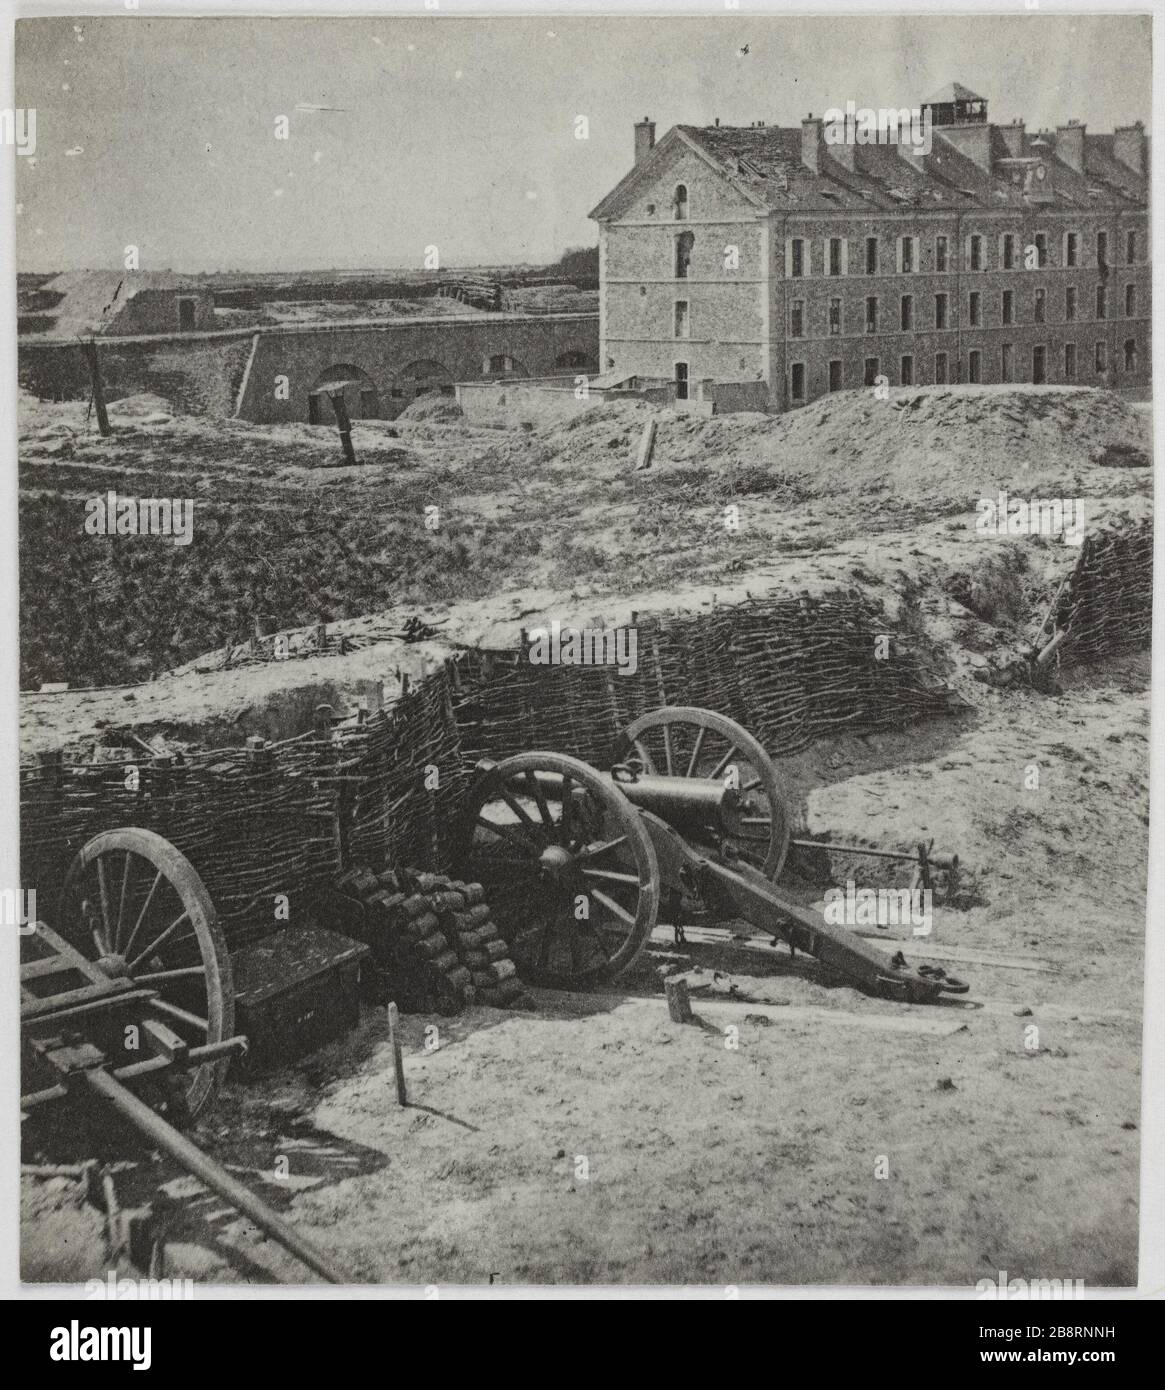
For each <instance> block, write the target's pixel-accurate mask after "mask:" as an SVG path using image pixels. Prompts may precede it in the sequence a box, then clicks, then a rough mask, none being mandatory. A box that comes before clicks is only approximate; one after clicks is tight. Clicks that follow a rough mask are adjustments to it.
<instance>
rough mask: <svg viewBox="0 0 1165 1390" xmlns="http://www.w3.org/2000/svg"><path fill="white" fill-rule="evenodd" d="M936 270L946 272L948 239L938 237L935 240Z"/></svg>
mask: <svg viewBox="0 0 1165 1390" xmlns="http://www.w3.org/2000/svg"><path fill="white" fill-rule="evenodd" d="M934 268H935V270H946V268H947V239H946V237H945V236H936V237H935V239H934Z"/></svg>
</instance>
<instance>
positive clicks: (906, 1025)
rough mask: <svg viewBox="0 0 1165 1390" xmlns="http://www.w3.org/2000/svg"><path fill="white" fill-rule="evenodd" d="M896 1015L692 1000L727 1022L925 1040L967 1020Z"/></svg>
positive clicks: (958, 1028) (644, 1001)
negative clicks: (751, 1018) (754, 1019)
mask: <svg viewBox="0 0 1165 1390" xmlns="http://www.w3.org/2000/svg"><path fill="white" fill-rule="evenodd" d="M623 1002H624V1003H625V1004H629V1005H635V1006H643V1005H647V1006H648V1007H650V1008H658V1001H657V1000H656V999H652V998H643V997H642V996H640V995H629V996H627V998H625V999H624V1001H623ZM898 1008H899V1010H900V1011H899V1012H898V1013H853V1012H851V1011H850V1010H848V1009H822V1008H816V1007H814V1006H813V1005H808V1004H764V1003H756V1004H750V1003H747V1002H744V1001H741V1000H738V999H708V998H704V997H701V998H699V999H697V1000H696V1013H697V1015H716V1014H719V1015H722V1016H725V1017H729V1018H743V1017H744V1016H745V1014H758V1015H760V1016H761V1017H763V1018H767V1019H769V1020H771V1021H772V1022H773V1023H827V1024H830V1025H832V1026H833V1027H836V1028H868V1029H872V1030H873V1031H875V1032H886V1033H923V1034H926V1035H927V1036H929V1037H940V1038H944V1037H949V1036H950V1035H951V1034H952V1033H959V1032H962V1030H963V1029H964V1028H966V1027H967V1024H968V1022H969V1019H968V1017H967V1015H966V1014H959V1015H958V1016H956V1017H953V1018H952V1017H951V1016H950V1014H949V1013H947V1011H946V1010H945V1009H941V1008H940V1009H934V1010H931V1011H928V1012H926V1013H913V1012H906V1011H904V1010H903V1006H902V1005H899V1006H898Z"/></svg>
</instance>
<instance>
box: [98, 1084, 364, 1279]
mask: <svg viewBox="0 0 1165 1390" xmlns="http://www.w3.org/2000/svg"><path fill="white" fill-rule="evenodd" d="M82 1076H83V1079H84V1081H85V1082H86V1084H87V1085H88V1086H89V1088H90V1090H92V1091H93V1092H95V1093H96V1094H97V1095H98V1096H100V1097H101V1099H102V1100H104V1101H106V1102H107V1103H108V1104H109V1105H111V1106H112V1107H113V1108H114V1109H115V1110H116V1111H117V1112H118V1113H119V1114H121V1115H122V1116H124V1118H125V1119H127V1120H129V1122H130V1123H131V1124H132V1125H134V1126H135V1127H136V1128H137V1129H139V1130H140V1131H141V1132H142V1133H143V1134H144V1135H145V1136H146V1137H147V1139H150V1140H152V1141H153V1142H154V1143H155V1144H157V1146H158V1147H159V1148H160V1149H164V1150H165V1151H166V1152H167V1153H168V1154H169V1155H170V1156H171V1158H174V1159H177V1161H178V1162H179V1163H180V1164H181V1165H182V1166H183V1168H185V1169H186V1171H187V1172H188V1173H191V1174H193V1176H194V1177H196V1178H197V1179H198V1180H199V1182H201V1183H203V1184H204V1185H205V1186H206V1187H209V1188H210V1190H211V1191H212V1192H217V1193H218V1195H219V1196H220V1197H223V1198H225V1199H226V1201H228V1202H229V1203H230V1204H231V1206H233V1207H236V1208H237V1209H238V1210H239V1211H241V1212H242V1213H243V1215H244V1216H248V1217H250V1219H251V1220H252V1221H253V1222H254V1223H255V1225H256V1226H258V1227H259V1229H260V1230H261V1231H265V1232H266V1233H267V1234H268V1235H269V1236H271V1237H273V1238H274V1239H275V1240H277V1241H278V1242H279V1244H280V1245H282V1246H283V1247H284V1248H285V1249H287V1250H290V1251H291V1253H292V1254H293V1255H295V1256H296V1257H297V1258H298V1259H300V1260H302V1261H303V1263H304V1264H305V1265H307V1267H308V1268H309V1269H311V1270H314V1271H315V1273H316V1274H319V1275H320V1276H321V1277H322V1278H324V1279H326V1280H327V1281H328V1282H329V1283H330V1284H347V1283H350V1282H351V1280H350V1279H349V1278H348V1276H347V1275H346V1274H345V1273H344V1271H343V1270H342V1269H340V1268H339V1266H337V1265H335V1264H333V1263H332V1261H331V1260H330V1259H329V1258H328V1257H327V1255H325V1254H324V1253H323V1251H322V1250H317V1249H316V1247H315V1246H314V1245H313V1244H312V1243H311V1241H309V1240H306V1239H305V1238H304V1237H303V1236H301V1235H300V1234H299V1232H298V1231H296V1230H294V1229H293V1228H292V1227H291V1226H289V1225H288V1224H287V1222H286V1221H284V1220H283V1218H282V1217H281V1216H279V1215H277V1214H276V1213H275V1212H273V1211H272V1210H271V1208H270V1207H269V1206H268V1205H267V1203H266V1202H264V1201H262V1200H261V1199H260V1198H259V1197H256V1196H255V1194H254V1193H253V1192H252V1191H251V1190H250V1188H248V1187H244V1186H243V1184H242V1183H241V1182H239V1181H238V1179H237V1178H234V1177H232V1176H231V1175H230V1173H228V1172H227V1171H226V1169H225V1168H223V1167H222V1166H221V1165H220V1164H218V1163H216V1162H215V1161H214V1159H212V1158H211V1157H210V1156H209V1155H207V1154H204V1153H203V1152H202V1150H201V1149H200V1148H199V1147H198V1145H197V1144H193V1143H191V1141H190V1140H189V1139H187V1137H186V1136H185V1135H184V1134H180V1133H179V1132H178V1130H176V1129H175V1128H174V1127H173V1126H172V1125H169V1124H167V1123H166V1121H165V1120H163V1119H162V1118H161V1116H159V1115H157V1114H155V1113H154V1111H153V1110H151V1109H150V1107H149V1106H148V1105H147V1104H146V1103H145V1101H143V1100H139V1099H138V1097H137V1096H135V1095H134V1093H133V1092H132V1091H128V1090H126V1088H125V1087H124V1086H123V1085H122V1084H121V1082H120V1081H118V1080H116V1079H115V1078H114V1077H112V1076H110V1074H109V1073H108V1072H107V1071H105V1070H103V1069H102V1068H101V1067H91V1068H89V1069H88V1070H86V1071H85V1072H84V1073H82Z"/></svg>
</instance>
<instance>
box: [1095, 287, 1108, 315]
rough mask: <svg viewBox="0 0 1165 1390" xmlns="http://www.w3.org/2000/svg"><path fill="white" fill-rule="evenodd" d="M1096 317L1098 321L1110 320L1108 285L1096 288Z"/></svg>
mask: <svg viewBox="0 0 1165 1390" xmlns="http://www.w3.org/2000/svg"><path fill="white" fill-rule="evenodd" d="M1096 317H1097V318H1098V319H1106V318H1108V287H1107V285H1097V287H1096Z"/></svg>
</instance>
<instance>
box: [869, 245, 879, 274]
mask: <svg viewBox="0 0 1165 1390" xmlns="http://www.w3.org/2000/svg"><path fill="white" fill-rule="evenodd" d="M877 273H878V238H877V237H876V236H868V237H866V274H867V275H877Z"/></svg>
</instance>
